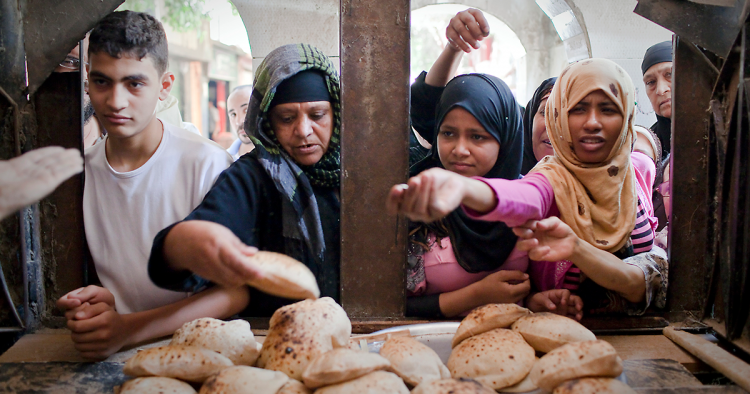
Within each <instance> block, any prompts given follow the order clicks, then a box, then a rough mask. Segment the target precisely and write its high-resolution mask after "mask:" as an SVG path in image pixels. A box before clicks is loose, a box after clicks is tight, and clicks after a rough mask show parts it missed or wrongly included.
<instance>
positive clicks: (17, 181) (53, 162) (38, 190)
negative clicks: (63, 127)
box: [0, 146, 83, 219]
mask: <svg viewBox="0 0 750 394" xmlns="http://www.w3.org/2000/svg"><path fill="white" fill-rule="evenodd" d="M81 171H83V158H81V153H80V152H79V151H78V150H77V149H63V148H61V147H59V146H50V147H46V148H40V149H35V150H32V151H30V152H27V153H25V154H23V155H21V156H19V157H16V158H13V159H10V160H6V161H0V219H2V218H5V217H6V216H8V215H10V214H12V213H13V212H15V211H17V210H18V209H20V208H22V207H25V206H27V205H30V204H33V203H35V202H37V201H39V200H41V199H42V198H44V197H45V196H46V195H48V194H50V193H52V191H53V190H55V188H57V187H58V186H59V185H60V184H61V183H63V181H65V180H66V179H68V178H70V177H71V176H73V175H75V174H77V173H79V172H81Z"/></svg>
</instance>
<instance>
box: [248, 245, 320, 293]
mask: <svg viewBox="0 0 750 394" xmlns="http://www.w3.org/2000/svg"><path fill="white" fill-rule="evenodd" d="M246 259H247V262H248V263H249V264H250V265H252V266H253V267H254V268H256V269H257V270H258V271H260V272H261V273H262V274H263V275H262V276H261V277H259V278H256V279H253V280H251V281H249V282H248V283H247V284H248V285H249V286H252V287H255V288H256V289H258V290H260V291H262V292H264V293H268V294H271V295H275V296H279V297H284V298H289V299H292V300H303V299H313V300H314V299H317V298H318V297H320V289H319V288H318V281H317V280H316V279H315V275H313V273H312V271H310V269H309V268H307V266H306V265H304V264H302V263H301V262H299V261H297V260H295V259H293V258H291V257H289V256H287V255H285V254H281V253H275V252H266V251H259V252H257V253H255V254H254V255H253V256H250V257H246Z"/></svg>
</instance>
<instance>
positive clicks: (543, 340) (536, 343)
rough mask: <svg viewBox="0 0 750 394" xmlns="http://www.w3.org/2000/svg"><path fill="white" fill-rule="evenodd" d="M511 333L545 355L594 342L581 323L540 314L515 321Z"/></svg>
mask: <svg viewBox="0 0 750 394" xmlns="http://www.w3.org/2000/svg"><path fill="white" fill-rule="evenodd" d="M512 329H513V331H516V332H518V333H520V334H521V335H523V338H524V339H525V340H526V342H528V343H529V345H531V346H532V347H533V348H534V349H536V350H537V351H540V352H542V353H547V352H550V351H552V350H553V349H556V348H558V347H560V346H562V345H565V344H567V343H572V342H583V341H593V340H596V336H595V335H594V333H593V332H591V331H589V330H588V329H587V328H586V327H584V326H583V325H581V323H579V322H577V321H575V320H573V319H571V318H569V317H565V316H560V315H556V314H554V313H549V312H542V313H534V314H532V315H529V316H524V317H521V318H519V319H518V320H516V322H515V323H513V326H512Z"/></svg>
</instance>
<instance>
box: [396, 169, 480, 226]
mask: <svg viewBox="0 0 750 394" xmlns="http://www.w3.org/2000/svg"><path fill="white" fill-rule="evenodd" d="M465 179H467V178H464V177H463V176H461V175H458V174H456V173H453V172H450V171H446V170H443V169H441V168H432V169H429V170H427V171H424V172H422V173H420V174H419V175H417V176H414V177H412V178H411V179H409V181H408V182H407V183H406V184H401V185H395V186H393V187H392V188H391V191H390V193H389V194H388V199H387V200H386V207H387V208H388V212H390V213H392V214H398V213H400V214H403V215H406V217H408V218H409V219H411V220H413V221H418V222H426V223H428V222H433V221H435V220H438V219H441V218H444V217H445V216H448V214H449V213H451V212H453V210H455V209H456V208H458V207H459V206H460V205H461V202H462V200H463V198H464V189H465V186H464V181H465Z"/></svg>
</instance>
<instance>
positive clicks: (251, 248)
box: [238, 240, 258, 257]
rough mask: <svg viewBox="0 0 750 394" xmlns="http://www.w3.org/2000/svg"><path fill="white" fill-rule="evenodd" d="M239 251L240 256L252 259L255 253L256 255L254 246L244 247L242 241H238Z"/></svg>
mask: <svg viewBox="0 0 750 394" xmlns="http://www.w3.org/2000/svg"><path fill="white" fill-rule="evenodd" d="M238 241H239V240H238ZM239 249H240V252H242V254H244V255H245V256H250V257H252V256H255V254H256V253H258V248H256V247H255V246H249V245H245V244H244V243H243V242H242V241H240V245H239Z"/></svg>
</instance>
